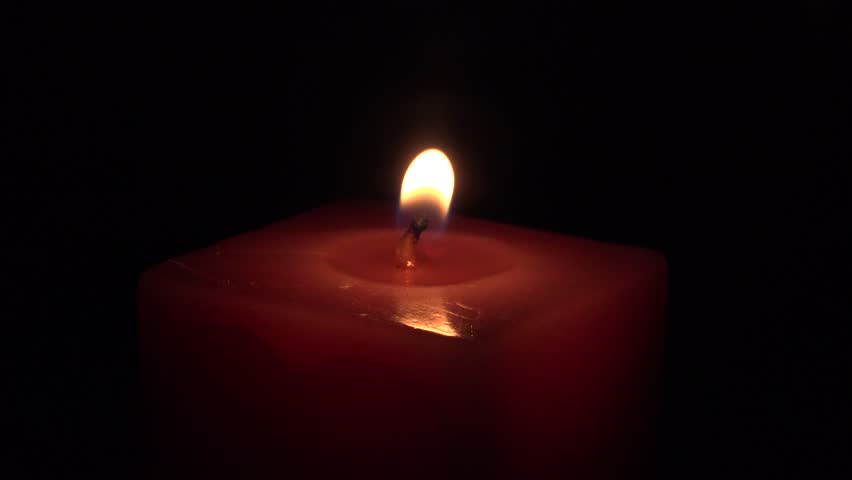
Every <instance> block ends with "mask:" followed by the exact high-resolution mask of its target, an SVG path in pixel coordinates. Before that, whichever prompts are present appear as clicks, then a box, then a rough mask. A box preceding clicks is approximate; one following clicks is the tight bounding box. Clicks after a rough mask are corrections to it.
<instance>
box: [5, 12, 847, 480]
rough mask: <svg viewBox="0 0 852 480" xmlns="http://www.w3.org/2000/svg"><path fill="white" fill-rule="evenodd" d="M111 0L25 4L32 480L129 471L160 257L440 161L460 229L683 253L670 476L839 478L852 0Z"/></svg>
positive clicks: (9, 88) (20, 433)
mask: <svg viewBox="0 0 852 480" xmlns="http://www.w3.org/2000/svg"><path fill="white" fill-rule="evenodd" d="M117 3H119V4H121V5H113V6H105V5H100V6H97V7H82V6H80V5H68V6H65V7H56V6H54V7H51V8H45V9H43V10H41V11H37V12H33V11H27V12H24V11H23V10H22V9H17V8H14V7H13V8H11V9H7V10H8V11H7V15H6V18H7V20H8V21H9V23H10V24H11V25H12V28H11V29H7V30H6V33H7V35H6V40H5V43H6V45H7V46H8V47H9V48H8V49H7V53H8V55H6V57H5V60H4V70H5V71H6V72H7V77H6V78H7V82H6V96H7V99H8V100H10V102H8V104H9V105H10V107H9V108H4V110H5V112H6V114H5V115H4V117H5V120H6V122H7V123H6V127H5V128H4V137H6V138H5V139H4V148H5V149H6V152H5V153H4V163H5V164H6V165H7V166H8V167H10V170H7V171H6V174H5V175H4V176H3V180H4V182H3V183H4V188H3V189H2V192H3V195H4V201H3V204H4V205H3V206H4V211H5V212H6V215H5V217H6V219H5V220H4V223H5V225H6V228H4V229H3V237H4V243H5V245H6V246H5V247H4V248H3V249H4V258H5V260H4V263H5V264H6V265H7V266H11V268H4V270H5V271H6V272H7V275H4V276H6V277H7V280H9V283H10V284H11V285H9V286H8V287H7V289H6V294H7V295H8V297H7V298H8V301H7V302H5V303H6V305H7V308H8V307H11V308H10V309H9V311H10V312H11V314H9V315H5V317H6V318H4V324H6V326H7V327H8V329H7V331H6V333H5V334H4V335H3V336H4V337H5V338H4V340H5V342H4V343H6V344H7V345H9V347H10V348H7V349H5V351H7V352H12V358H11V359H10V360H9V361H8V362H5V364H6V366H11V370H10V372H9V373H8V374H6V375H4V376H5V377H6V381H4V388H5V390H7V391H6V392H5V393H3V397H4V403H6V402H8V406H6V407H4V408H3V414H2V415H3V419H4V427H3V430H4V432H8V433H9V437H11V439H12V442H11V445H12V447H11V448H4V451H3V456H4V457H8V458H6V459H4V461H3V462H2V465H3V466H2V467H0V468H3V469H4V470H8V471H10V472H14V473H15V478H17V477H18V476H29V475H33V476H40V475H50V476H70V475H71V474H84V473H85V474H90V475H91V474H97V475H104V476H110V477H112V476H114V475H120V476H121V477H128V476H130V477H133V476H137V475H138V472H139V471H140V470H141V467H140V465H142V463H143V462H144V451H143V450H142V448H141V442H140V440H139V436H140V431H141V430H140V429H141V422H142V420H141V418H142V417H141V414H140V413H141V411H142V406H141V402H140V386H139V364H138V351H137V345H136V342H137V338H136V324H135V304H134V288H135V283H136V280H137V278H138V276H139V274H140V273H141V272H142V271H144V269H146V268H147V267H149V266H151V265H153V264H155V263H157V262H160V261H163V260H165V259H167V258H169V257H171V256H175V255H178V254H181V253H185V252H189V251H191V250H194V249H197V248H200V247H202V246H205V245H208V244H210V243H212V242H215V241H217V240H220V239H223V238H225V237H228V236H230V235H233V234H237V233H240V232H244V231H246V230H248V229H251V228H256V227H260V226H262V225H265V224H268V223H271V222H274V221H277V220H279V219H282V218H286V217H287V216H290V215H293V214H295V213H298V212H301V211H304V210H306V209H309V208H313V207H316V206H320V205H322V204H325V203H327V202H330V201H333V200H336V199H346V198H374V199H378V200H385V201H388V202H393V201H394V199H395V196H396V195H397V193H398V188H399V182H400V179H401V176H402V173H403V172H404V169H405V168H406V166H407V164H408V162H409V161H410V160H411V158H412V157H413V156H414V155H415V154H416V153H417V152H418V151H419V150H421V149H423V148H425V147H428V146H436V147H439V148H442V149H444V150H445V152H447V153H448V155H449V156H450V158H451V159H452V160H453V163H454V167H455V169H456V175H457V184H456V196H455V198H454V205H453V210H454V212H455V213H459V214H466V215H471V216H478V217H483V218H489V219H494V220H498V221H504V222H511V223H518V224H523V225H528V226H531V227H535V228H542V229H548V230H554V231H559V232H565V233H569V234H576V235H582V236H587V237H592V238H597V239H602V240H611V241H617V242H621V243H629V244H636V245H643V246H648V247H651V248H654V249H658V250H661V251H663V252H664V253H665V254H666V256H667V258H668V260H669V264H670V269H671V270H670V273H671V282H672V285H671V290H670V294H671V305H670V306H671V309H670V310H671V311H670V319H669V325H668V330H667V339H666V341H667V343H666V369H665V389H664V392H663V393H664V394H665V402H664V404H663V409H662V414H661V417H660V419H659V421H658V426H659V438H658V439H656V440H657V441H658V442H659V447H660V448H659V459H658V460H659V465H660V474H659V475H660V476H663V477H666V478H669V477H670V478H695V477H701V478H704V477H706V478H718V476H719V475H729V476H730V475H734V474H737V475H740V474H742V475H748V476H749V477H751V478H768V477H772V478H778V477H779V476H785V475H786V476H791V477H795V478H799V477H801V478H826V477H829V476H833V475H827V474H828V473H832V474H838V473H839V472H840V470H841V469H844V468H848V467H849V459H848V455H847V453H846V452H845V451H844V450H842V446H841V445H842V444H841V443H840V441H841V439H842V438H843V437H844V436H845V435H847V433H848V429H847V427H846V426H845V424H844V422H843V419H844V418H846V416H844V415H842V413H841V412H842V411H843V409H844V408H848V405H849V404H848V403H846V397H842V396H841V395H840V392H841V391H842V389H841V387H842V384H843V383H844V382H848V379H849V370H848V362H847V361H845V356H843V355H840V354H837V352H839V351H840V348H839V347H842V346H843V345H844V344H845V343H844V339H843V338H842V336H840V335H838V334H837V333H836V332H837V330H836V328H835V327H836V326H837V325H839V324H841V323H843V322H846V321H848V317H847V316H844V314H843V313H842V312H843V309H842V305H841V304H842V303H843V302H845V301H847V300H848V294H849V289H848V277H847V276H845V275H844V273H846V274H848V269H846V265H845V264H844V263H843V262H842V261H841V259H842V256H841V252H840V250H841V248H843V247H848V245H849V235H848V233H849V232H848V224H849V218H850V215H849V206H850V205H849V196H848V187H849V182H848V178H847V177H845V176H844V171H843V167H844V164H846V163H848V162H849V161H850V146H849V143H848V138H847V134H848V131H847V130H848V127H849V107H850V98H849V86H850V85H852V84H850V82H849V80H850V77H849V76H848V75H847V73H846V71H845V70H844V67H845V64H846V63H848V59H849V58H852V57H850V53H852V52H851V51H850V48H849V47H850V43H849V39H848V38H849V37H847V36H846V35H845V34H846V32H845V31H843V30H844V29H845V25H846V21H845V19H846V18H847V17H846V14H848V11H845V10H844V7H843V6H842V5H841V3H842V2H837V1H830V0H826V1H810V2H806V1H800V2H798V3H794V4H792V5H790V4H784V5H783V6H782V5H772V6H757V5H743V4H742V3H737V4H736V5H719V4H716V5H701V4H697V3H694V2H681V3H683V4H688V5H679V6H678V5H649V4H647V3H645V2H633V3H634V5H632V6H624V5H618V4H614V3H602V2H585V3H577V2H553V3H551V4H545V5H534V4H528V3H521V4H517V5H514V6H495V5H489V6H485V5H441V4H439V3H435V2H405V3H407V4H408V5H405V6H387V5H381V6H378V5H376V6H372V5H357V6H356V5H338V4H335V3H334V2H316V4H311V5H310V6H308V5H301V4H293V5H284V4H280V5H275V6H267V7H251V6H246V5H242V4H241V3H240V2H235V3H234V4H232V5H225V6H217V5H213V4H205V5H194V6H178V5H154V4H150V3H146V4H144V5H135V6H131V5H126V4H124V3H123V2H117ZM10 220H11V221H10ZM7 460H9V461H7ZM9 478H13V477H9Z"/></svg>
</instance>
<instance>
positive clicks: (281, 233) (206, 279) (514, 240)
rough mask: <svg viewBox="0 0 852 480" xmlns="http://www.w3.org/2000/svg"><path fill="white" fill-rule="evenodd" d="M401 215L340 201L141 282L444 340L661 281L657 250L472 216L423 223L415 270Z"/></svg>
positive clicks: (567, 311) (507, 327)
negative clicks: (405, 252)
mask: <svg viewBox="0 0 852 480" xmlns="http://www.w3.org/2000/svg"><path fill="white" fill-rule="evenodd" d="M394 218H395V212H394V210H393V208H390V207H388V206H385V205H380V204H374V203H367V202H343V203H338V204H333V205H330V206H327V207H323V208H319V209H316V210H312V211H309V212H307V213H304V214H301V215H298V216H296V217H293V218H291V219H288V220H284V221H282V222H278V223H275V224H272V225H269V226H267V227H265V228H262V229H260V230H256V231H253V232H249V233H246V234H242V235H239V236H236V237H233V238H231V239H227V240H225V241H222V242H219V243H217V244H215V245H212V246H210V247H208V248H205V249H202V250H199V251H196V252H193V253H190V254H188V255H184V256H182V257H178V258H175V259H172V260H169V261H167V262H164V263H162V264H160V265H157V266H155V267H153V268H152V269H151V270H149V271H148V272H146V274H145V276H144V277H143V280H142V281H143V283H144V282H148V283H149V284H151V285H156V287H153V288H157V289H160V290H166V289H170V290H171V291H175V290H176V289H177V290H181V292H182V293H181V295H195V296H197V297H195V299H194V301H197V302H208V301H209V302H214V303H215V302H232V303H230V304H229V305H233V304H234V302H236V303H239V304H240V305H244V306H246V308H248V306H250V305H259V304H262V305H264V306H266V307H267V308H271V309H272V310H275V309H276V308H278V309H279V310H280V312H281V319H282V320H281V321H287V322H294V321H296V322H297V321H299V319H298V318H299V317H300V316H299V315H294V314H293V313H292V310H294V309H295V310H297V311H299V312H314V313H317V314H318V315H319V316H320V317H321V318H323V319H325V320H324V321H327V322H328V323H329V324H336V325H339V326H338V327H335V328H344V329H346V328H350V329H357V328H367V329H376V328H380V329H388V332H393V333H390V334H393V335H424V334H431V335H432V336H433V337H436V338H444V339H448V340H447V341H449V339H452V340H460V339H461V340H472V341H476V340H485V339H489V338H497V337H499V336H500V335H502V334H503V333H504V332H506V331H511V330H514V329H519V328H520V329H523V328H534V327H535V326H534V325H527V324H526V323H530V322H532V323H534V322H535V321H543V320H540V319H542V318H549V317H554V318H556V317H557V316H558V317H559V318H560V319H562V320H560V321H570V320H571V318H572V316H574V315H575V314H576V313H577V312H580V311H582V310H583V309H588V308H589V306H590V305H591V306H593V305H595V304H599V303H601V302H606V296H607V292H610V291H612V290H619V291H621V292H628V293H629V292H632V291H634V290H635V291H640V290H641V289H643V288H646V287H647V285H658V286H660V289H662V291H663V292H664V289H665V284H666V276H667V273H666V262H665V260H664V258H663V257H662V255H660V254H658V253H656V252H653V251H650V250H646V249H642V248H637V247H629V246H622V245H614V244H608V243H603V242H597V241H592V240H587V239H582V238H577V237H573V236H568V235H560V234H555V233H550V232H544V231H538V230H532V229H528V228H523V227H518V226H513V225H505V224H499V223H494V222H489V221H483V220H476V219H470V218H464V217H452V219H451V220H450V223H449V226H448V228H447V230H446V231H445V232H434V233H435V234H434V235H430V232H429V231H428V230H427V231H426V232H425V233H424V234H423V237H422V240H421V242H420V244H418V249H419V250H418V261H417V267H416V268H415V269H402V270H400V269H398V268H396V267H395V264H394V246H395V243H396V242H397V241H398V240H399V238H400V236H401V235H402V231H400V230H399V229H398V228H396V227H395V220H394ZM652 291H654V290H653V289H652ZM663 294H664V293H663ZM288 309H289V310H288ZM533 313H534V314H533ZM301 318H316V315H302V316H301ZM531 318H534V319H539V320H529V321H528V320H527V319H531ZM304 321H306V322H308V321H315V320H304ZM401 327H404V328H401Z"/></svg>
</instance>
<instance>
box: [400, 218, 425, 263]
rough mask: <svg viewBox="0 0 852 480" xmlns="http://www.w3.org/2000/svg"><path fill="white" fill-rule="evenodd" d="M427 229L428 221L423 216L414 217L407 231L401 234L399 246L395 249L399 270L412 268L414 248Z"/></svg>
mask: <svg viewBox="0 0 852 480" xmlns="http://www.w3.org/2000/svg"><path fill="white" fill-rule="evenodd" d="M428 227H429V219H428V218H426V217H425V216H424V215H416V216H415V217H414V218H413V219H412V220H411V223H410V224H409V225H408V229H406V230H405V233H403V234H402V238H401V239H400V240H399V244H398V245H397V247H396V258H397V266H398V267H400V268H414V266H415V265H414V264H415V251H414V246H415V245H417V242H418V241H420V234H422V233H423V232H424V231H425V230H426V229H427V228H428Z"/></svg>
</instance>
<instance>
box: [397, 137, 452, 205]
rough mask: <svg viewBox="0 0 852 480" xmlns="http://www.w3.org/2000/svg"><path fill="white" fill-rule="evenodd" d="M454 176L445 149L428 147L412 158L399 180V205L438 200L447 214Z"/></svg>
mask: <svg viewBox="0 0 852 480" xmlns="http://www.w3.org/2000/svg"><path fill="white" fill-rule="evenodd" d="M454 186H455V175H454V174H453V166H452V164H451V163H450V159H449V158H447V156H446V155H444V152H442V151H440V150H438V149H436V148H430V149H428V150H424V151H423V152H421V153H420V155H417V156H416V157H415V158H414V160H412V161H411V165H409V166H408V170H407V171H406V172H405V177H403V179H402V191H401V192H400V195H399V200H400V204H401V205H402V206H403V207H404V206H406V205H407V204H410V203H413V202H421V201H427V202H430V203H433V202H434V203H437V204H438V205H437V206H439V207H440V210H441V212H442V213H443V215H444V216H446V214H447V211H448V210H449V209H450V201H451V200H452V198H453V188H454Z"/></svg>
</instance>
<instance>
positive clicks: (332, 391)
mask: <svg viewBox="0 0 852 480" xmlns="http://www.w3.org/2000/svg"><path fill="white" fill-rule="evenodd" d="M436 152H437V151H432V153H430V154H429V155H427V157H428V156H432V159H431V162H432V166H433V167H435V166H436V165H438V166H439V167H435V168H432V170H431V171H432V172H433V173H434V172H435V171H443V172H445V173H444V175H446V171H447V169H446V168H445V167H440V164H441V162H442V159H441V157H442V156H443V154H440V155H438V154H439V153H440V152H437V153H436ZM424 153H425V152H424ZM446 165H449V162H448V161H447V163H446ZM414 166H415V165H414V164H412V168H411V169H410V173H411V172H413V171H416V170H417V169H415V168H413V167H414ZM427 170H429V169H427ZM449 172H450V174H451V172H452V169H451V167H450V168H449ZM441 178H444V181H445V183H444V184H441V183H440V181H438V182H437V183H436V181H429V180H427V181H426V183H427V184H428V185H419V186H417V187H416V188H413V189H412V190H411V191H409V193H411V192H412V191H413V192H419V193H418V194H416V195H409V196H406V188H407V187H408V186H410V185H408V183H409V181H408V180H407V181H406V182H404V188H403V196H402V200H401V206H400V207H401V208H399V209H398V211H397V212H395V211H394V206H392V205H391V206H388V205H380V204H374V203H367V202H343V203H338V204H334V205H330V206H327V207H324V208H320V209H317V210H314V211H310V212H307V213H304V214H302V215H299V216H297V217H295V218H291V219H289V220H286V221H283V222H281V223H277V224H273V225H270V226H268V227H266V228H263V229H260V230H257V231H254V232H249V233H246V234H244V235H240V236H237V237H235V238H231V239H228V240H225V241H223V242H220V243H218V244H216V245H213V246H210V247H209V248H205V249H202V250H199V251H197V252H193V253H190V254H188V255H184V256H182V257H179V258H175V259H172V260H169V261H167V262H164V263H162V264H160V265H157V266H155V267H153V268H151V269H150V270H149V271H147V272H146V273H145V274H144V275H143V277H142V279H141V280H140V283H139V288H138V308H139V322H140V331H141V338H142V356H143V365H144V371H145V378H146V385H147V387H146V395H147V399H148V405H149V412H150V422H149V426H150V439H151V445H152V450H151V451H152V458H151V462H150V463H151V468H152V469H153V473H154V474H155V475H157V476H170V475H176V476H179V475H184V474H191V475H201V474H204V475H213V476H218V475H221V476H222V477H230V478H233V477H234V476H237V475H241V476H243V477H245V476H251V475H253V474H259V475H268V474H270V473H272V472H274V473H275V474H276V475H277V474H279V473H280V475H285V474H287V473H295V472H299V473H304V472H312V473H313V474H318V473H333V472H338V473H342V472H349V473H351V472H353V471H361V472H370V473H373V474H379V475H381V474H398V475H405V476H407V477H412V476H414V477H423V478H435V477H447V476H453V475H454V474H455V473H458V472H463V471H468V470H471V469H474V471H475V472H477V473H480V474H484V475H489V476H506V477H518V478H522V477H528V476H529V475H535V474H541V473H545V472H547V473H559V474H566V475H567V474H572V475H575V476H580V477H583V476H590V477H595V478H601V477H606V476H611V477H617V476H618V475H621V474H623V473H627V472H633V473H635V469H636V468H639V465H640V464H641V462H642V461H643V460H644V459H646V457H647V451H646V450H645V449H643V442H647V434H648V431H647V428H646V427H647V418H648V415H649V414H650V413H651V409H650V405H652V404H651V403H649V401H651V400H653V395H652V394H651V392H653V388H652V387H653V379H654V369H655V368H656V366H657V361H658V354H657V352H658V351H659V348H658V347H659V341H660V339H661V333H662V327H663V318H664V308H665V302H666V288H667V287H666V285H667V270H666V263H665V260H664V259H663V257H662V256H661V255H659V254H658V253H655V252H652V251H648V250H644V249H640V248H635V247H628V246H620V245H614V244H606V243H601V242H596V241H592V240H587V239H581V238H575V237H571V236H566V235H558V234H554V233H548V232H543V231H536V230H531V229H527V228H522V227H518V226H512V225H505V224H497V223H493V222H488V221H482V220H477V219H472V218H464V217H458V216H456V217H453V218H450V219H449V221H447V216H446V212H447V211H448V207H449V198H450V197H451V195H452V188H453V186H452V181H451V180H450V181H449V182H447V181H446V177H445V176H444V177H441ZM417 181H420V182H422V181H423V180H422V178H421V179H420V180H417ZM411 182H415V181H414V180H411ZM415 183H416V182H415ZM412 185H414V183H412ZM424 189H425V190H424ZM424 192H426V193H428V195H426V196H425V197H424V196H423V195H421V194H422V193H424ZM426 197H431V200H428V199H427V200H424V198H426ZM406 199H409V200H410V199H416V200H417V201H407V200H406ZM435 199H438V201H439V203H438V204H435V203H434V201H435ZM423 202H425V203H423ZM430 202H433V203H431V204H430ZM423 205H426V206H431V207H433V208H432V210H429V209H428V208H427V209H425V210H429V212H428V215H429V216H430V224H429V227H428V228H427V229H426V230H425V231H424V232H423V233H422V235H421V238H420V239H419V240H418V241H417V243H416V244H415V245H414V249H415V251H414V252H415V258H416V260H415V261H413V262H412V265H403V266H402V268H400V266H399V265H398V263H399V262H398V256H399V250H398V248H397V247H398V245H399V242H400V239H401V237H402V235H403V231H404V226H405V222H406V221H407V220H405V219H408V220H410V218H409V216H410V215H411V214H412V212H417V211H423V210H424V208H423ZM399 212H402V215H401V216H400V219H402V220H403V222H402V223H401V225H403V228H402V229H401V228H400V226H399V225H395V222H394V217H395V213H397V214H398V213H399Z"/></svg>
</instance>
